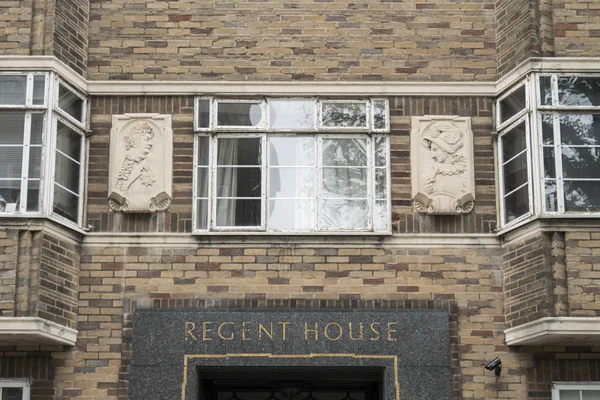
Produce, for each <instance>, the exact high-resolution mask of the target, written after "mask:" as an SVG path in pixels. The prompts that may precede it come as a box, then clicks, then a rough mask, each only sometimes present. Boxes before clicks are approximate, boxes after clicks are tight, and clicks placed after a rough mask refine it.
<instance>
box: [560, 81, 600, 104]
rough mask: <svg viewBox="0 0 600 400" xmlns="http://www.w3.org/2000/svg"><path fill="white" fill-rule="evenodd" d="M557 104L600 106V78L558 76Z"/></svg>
mask: <svg viewBox="0 0 600 400" xmlns="http://www.w3.org/2000/svg"><path fill="white" fill-rule="evenodd" d="M558 104H559V105H561V106H588V107H589V106H600V78H591V77H581V76H568V77H562V76H559V77H558Z"/></svg>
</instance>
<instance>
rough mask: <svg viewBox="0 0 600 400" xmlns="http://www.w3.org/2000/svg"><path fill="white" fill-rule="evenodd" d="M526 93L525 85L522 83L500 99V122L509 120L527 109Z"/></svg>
mask: <svg viewBox="0 0 600 400" xmlns="http://www.w3.org/2000/svg"><path fill="white" fill-rule="evenodd" d="M525 95H526V91H525V85H522V86H521V87H520V88H518V89H517V90H515V91H514V92H513V93H511V94H509V95H508V96H506V97H505V98H504V99H502V100H500V123H503V122H505V121H508V120H509V119H510V118H512V117H513V116H515V115H517V114H518V113H519V112H520V111H522V110H523V109H525V106H526V100H525Z"/></svg>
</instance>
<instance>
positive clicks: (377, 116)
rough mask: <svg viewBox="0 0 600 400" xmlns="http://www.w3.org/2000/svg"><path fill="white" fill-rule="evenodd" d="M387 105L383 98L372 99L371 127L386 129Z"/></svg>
mask: <svg viewBox="0 0 600 400" xmlns="http://www.w3.org/2000/svg"><path fill="white" fill-rule="evenodd" d="M386 117H387V107H386V102H385V101H383V100H375V101H373V129H386V119H387V118H386Z"/></svg>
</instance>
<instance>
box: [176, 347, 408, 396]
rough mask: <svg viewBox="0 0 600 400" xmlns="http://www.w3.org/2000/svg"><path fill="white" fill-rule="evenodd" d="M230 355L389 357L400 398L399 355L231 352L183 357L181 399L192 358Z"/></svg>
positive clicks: (397, 394) (268, 356)
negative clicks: (392, 363)
mask: <svg viewBox="0 0 600 400" xmlns="http://www.w3.org/2000/svg"><path fill="white" fill-rule="evenodd" d="M230 357H267V358H315V357H351V358H374V359H377V358H379V359H387V360H392V361H393V362H394V386H395V387H396V400H400V383H399V381H398V356H396V355H368V354H352V353H312V354H271V353H231V354H186V355H185V356H184V357H183V382H182V383H181V400H185V388H186V386H187V374H188V362H189V360H191V359H192V358H230Z"/></svg>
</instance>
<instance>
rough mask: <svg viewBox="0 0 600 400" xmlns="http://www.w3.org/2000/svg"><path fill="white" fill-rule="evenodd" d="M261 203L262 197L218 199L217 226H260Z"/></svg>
mask: <svg viewBox="0 0 600 400" xmlns="http://www.w3.org/2000/svg"><path fill="white" fill-rule="evenodd" d="M260 203H261V201H260V199H258V200H247V199H244V200H239V199H217V221H216V224H217V226H219V227H223V226H260V213H261V209H260Z"/></svg>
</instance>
